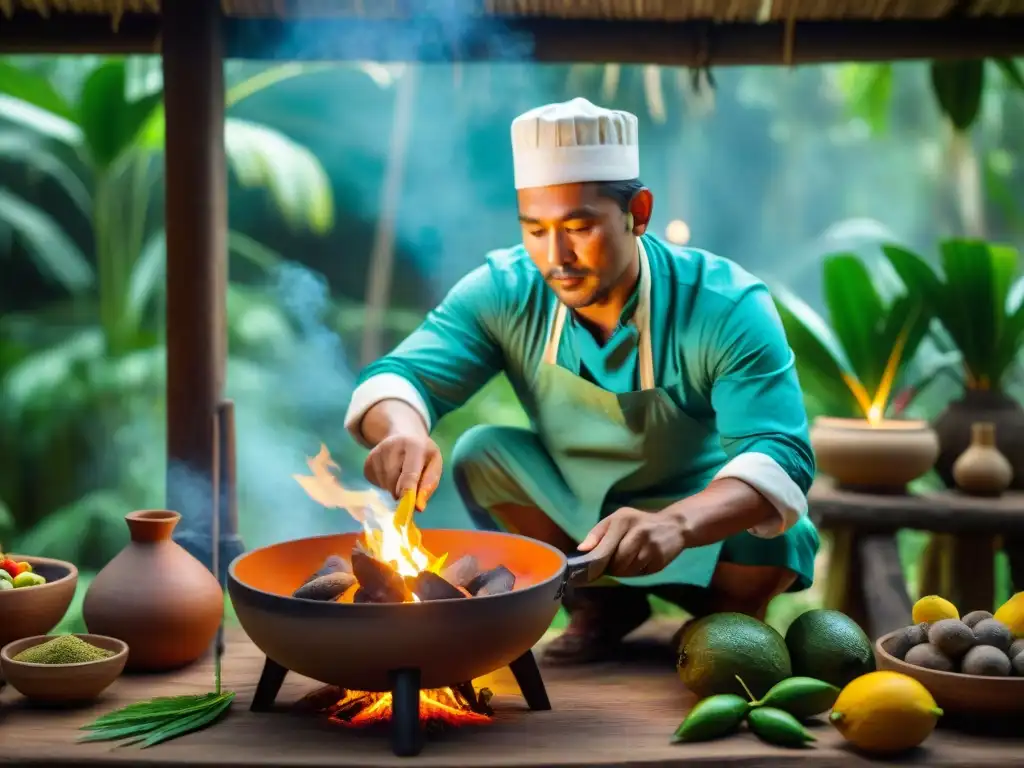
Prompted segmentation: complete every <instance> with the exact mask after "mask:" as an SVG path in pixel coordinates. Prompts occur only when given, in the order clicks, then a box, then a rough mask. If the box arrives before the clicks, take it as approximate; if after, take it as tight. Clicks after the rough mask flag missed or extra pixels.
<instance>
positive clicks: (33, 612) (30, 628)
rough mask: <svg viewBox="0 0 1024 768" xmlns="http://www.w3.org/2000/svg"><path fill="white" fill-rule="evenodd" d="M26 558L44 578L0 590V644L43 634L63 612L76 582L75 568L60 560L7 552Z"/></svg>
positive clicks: (65, 610)
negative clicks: (14, 587)
mask: <svg viewBox="0 0 1024 768" xmlns="http://www.w3.org/2000/svg"><path fill="white" fill-rule="evenodd" d="M7 556H8V557H9V558H11V559H12V560H16V561H18V562H22V561H24V562H27V563H29V564H30V565H31V566H32V570H33V571H35V572H36V573H38V574H39V575H41V576H44V577H45V578H46V583H45V584H40V585H39V586H37V587H22V588H21V589H5V590H4V591H2V592H0V617H2V619H0V647H3V646H5V645H7V644H8V643H10V642H13V641H14V640H20V639H21V638H23V637H33V636H35V635H44V634H46V633H47V632H49V631H50V630H51V629H53V628H54V627H56V626H57V624H59V623H60V620H61V619H63V618H64V614H65V613H67V610H68V606H69V605H71V599H72V598H73V597H74V596H75V587H76V586H77V585H78V569H77V568H75V566H73V565H72V564H71V563H68V562H65V561H64V560H52V559H50V558H49V557H28V556H26V555H12V554H8V555H7Z"/></svg>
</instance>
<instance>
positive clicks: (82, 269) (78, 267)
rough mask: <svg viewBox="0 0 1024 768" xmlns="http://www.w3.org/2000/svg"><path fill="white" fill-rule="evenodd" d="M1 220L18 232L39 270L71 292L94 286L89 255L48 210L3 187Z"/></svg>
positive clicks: (0, 201)
mask: <svg viewBox="0 0 1024 768" xmlns="http://www.w3.org/2000/svg"><path fill="white" fill-rule="evenodd" d="M0 221H4V222H5V223H6V224H7V225H8V226H9V227H11V229H12V230H13V231H14V232H15V234H16V235H18V237H19V238H20V239H21V241H22V242H23V243H24V244H25V246H26V247H27V248H28V250H29V252H30V253H31V254H32V256H33V258H34V259H35V261H36V264H37V265H38V266H39V268H40V270H41V271H42V272H43V273H45V274H46V275H48V276H49V277H52V278H53V279H54V280H56V281H57V282H58V283H60V284H61V285H62V286H63V287H64V288H65V289H66V290H67V291H68V292H69V293H72V294H76V293H81V292H82V291H84V290H86V289H88V288H90V287H92V285H93V283H94V280H95V275H94V274H93V271H92V267H91V266H90V265H89V261H88V259H86V258H85V254H83V253H82V251H81V250H80V249H79V248H78V246H77V245H75V243H74V241H73V240H72V239H71V238H70V237H68V235H67V233H65V232H64V230H63V229H62V228H61V226H60V225H59V224H58V223H57V222H56V221H54V220H53V218H51V217H50V215H49V214H48V213H46V212H45V211H43V210H42V209H41V208H38V207H36V206H34V205H32V204H31V203H29V202H28V201H26V200H24V199H22V198H21V197H18V196H17V195H15V194H14V193H13V192H11V191H10V190H7V189H4V188H3V187H0Z"/></svg>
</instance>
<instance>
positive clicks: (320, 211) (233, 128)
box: [225, 119, 334, 233]
mask: <svg viewBox="0 0 1024 768" xmlns="http://www.w3.org/2000/svg"><path fill="white" fill-rule="evenodd" d="M225 143H226V148H227V155H228V163H229V164H230V166H231V168H232V170H233V171H234V172H235V175H236V176H237V177H238V180H239V182H240V183H241V184H243V185H244V186H248V187H265V188H267V189H268V190H269V191H270V194H271V196H272V197H273V199H274V202H275V203H276V204H277V207H278V209H279V210H280V211H281V214H282V215H283V216H284V218H285V220H286V221H287V222H288V223H289V224H290V225H291V226H293V227H295V228H296V229H298V228H301V227H303V226H308V227H309V228H310V229H312V230H313V231H314V232H317V233H323V232H326V231H328V230H329V229H330V228H331V226H332V225H333V223H334V203H333V195H332V193H331V184H330V179H328V177H327V172H326V171H325V170H324V167H323V166H322V165H321V164H320V161H319V160H317V159H316V157H315V156H314V155H313V153H312V152H310V151H309V150H308V149H306V148H305V147H303V146H301V145H299V144H297V143H296V142H294V141H292V140H291V139H289V138H288V137H287V136H285V135H284V134H283V133H280V132H278V131H276V130H274V129H273V128H268V127H267V126H265V125H259V124H257V123H250V122H248V121H245V120H235V119H229V120H227V121H226V122H225Z"/></svg>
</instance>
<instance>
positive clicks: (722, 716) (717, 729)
mask: <svg viewBox="0 0 1024 768" xmlns="http://www.w3.org/2000/svg"><path fill="white" fill-rule="evenodd" d="M748 709H750V702H749V701H747V700H746V699H744V698H743V697H742V696H736V695H735V694H732V693H726V694H722V695H720V696H711V697H709V698H707V699H704V700H702V701H699V702H697V705H696V706H695V707H694V708H693V709H691V710H690V714H688V715H687V716H686V719H685V720H683V722H682V724H681V725H680V726H679V727H678V728H677V729H676V732H675V735H674V736H673V737H672V741H673V742H675V743H678V742H683V741H687V742H689V741H710V740H711V739H718V738H721V737H722V736H728V735H729V734H730V733H732V732H733V731H735V730H736V729H737V728H739V726H740V723H742V722H743V718H744V717H745V716H746V714H747V710H748Z"/></svg>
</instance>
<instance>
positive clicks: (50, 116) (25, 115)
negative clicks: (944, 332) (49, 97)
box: [0, 93, 82, 148]
mask: <svg viewBox="0 0 1024 768" xmlns="http://www.w3.org/2000/svg"><path fill="white" fill-rule="evenodd" d="M0 120H6V121H7V122H9V123H14V124H15V125H19V126H21V127H22V128H26V129H27V130H29V131H32V132H33V133H37V134H39V135H40V136H42V137H45V138H47V139H50V140H52V141H57V142H60V143H61V144H66V145H67V146H69V147H75V148H78V147H80V146H81V144H82V129H81V128H80V127H79V126H78V123H75V122H73V121H72V120H68V119H67V118H64V117H61V116H60V115H55V114H54V113H53V112H48V111H46V110H45V109H40V108H39V107H37V106H36V105H35V104H31V103H30V102H27V101H23V100H21V99H16V98H14V97H13V96H8V95H6V94H3V93H0Z"/></svg>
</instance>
